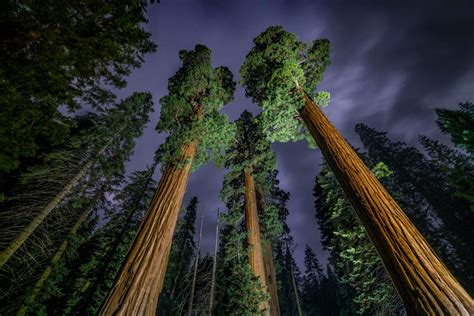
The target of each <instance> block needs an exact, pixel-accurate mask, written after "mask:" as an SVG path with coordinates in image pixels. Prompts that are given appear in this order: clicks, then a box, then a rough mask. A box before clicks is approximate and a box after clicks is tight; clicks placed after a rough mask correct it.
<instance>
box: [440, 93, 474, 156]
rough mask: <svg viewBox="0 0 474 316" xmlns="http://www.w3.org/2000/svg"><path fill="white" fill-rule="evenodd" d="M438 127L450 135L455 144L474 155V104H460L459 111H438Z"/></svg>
mask: <svg viewBox="0 0 474 316" xmlns="http://www.w3.org/2000/svg"><path fill="white" fill-rule="evenodd" d="M436 114H438V126H439V127H440V128H441V131H442V132H443V133H446V134H449V135H450V136H451V140H452V141H453V143H454V144H455V145H456V146H458V147H459V148H462V149H464V150H466V151H468V152H470V153H471V154H472V153H474V132H473V131H474V104H473V103H471V102H465V103H460V104H459V110H457V111H455V110H447V109H437V110H436Z"/></svg>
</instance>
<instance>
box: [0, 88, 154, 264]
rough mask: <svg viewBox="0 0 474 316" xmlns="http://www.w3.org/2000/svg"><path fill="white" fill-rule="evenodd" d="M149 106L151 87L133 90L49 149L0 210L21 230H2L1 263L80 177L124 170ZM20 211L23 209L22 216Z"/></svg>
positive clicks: (5, 217)
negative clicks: (60, 146) (72, 136)
mask: <svg viewBox="0 0 474 316" xmlns="http://www.w3.org/2000/svg"><path fill="white" fill-rule="evenodd" d="M152 106H153V103H152V101H151V95H150V94H149V93H134V94H133V95H132V96H130V97H129V98H127V99H126V100H124V101H122V102H121V103H120V104H118V105H117V106H116V107H113V108H111V109H109V110H107V111H106V113H105V114H104V115H103V116H101V117H100V119H99V121H98V122H97V125H96V126H95V127H94V128H91V129H89V130H87V131H86V133H85V134H84V135H81V136H80V137H78V138H77V139H73V140H72V141H71V144H70V146H69V147H67V148H65V149H64V150H60V151H58V152H53V153H52V154H50V155H49V156H48V158H47V163H46V164H45V165H42V166H41V167H39V168H35V169H34V170H32V171H31V172H30V173H28V174H26V175H25V176H24V177H23V179H22V180H21V181H22V184H23V187H22V188H21V190H22V191H23V192H26V193H25V194H24V195H21V194H19V195H17V196H15V197H14V199H13V201H12V206H11V207H10V208H9V209H7V210H6V211H4V212H2V213H1V214H0V216H1V217H2V219H3V220H2V225H14V227H16V228H17V229H18V228H19V227H21V230H19V231H17V230H6V231H5V232H4V233H3V234H2V235H3V236H2V242H3V243H6V244H4V245H2V246H3V247H2V248H3V249H2V251H1V252H0V267H2V266H3V265H4V264H5V263H6V262H7V261H8V260H9V259H10V258H11V257H12V256H13V255H14V254H15V252H16V251H17V250H18V249H19V248H20V247H21V246H22V245H23V243H24V242H25V241H26V240H27V239H28V238H29V237H30V236H31V235H32V234H33V233H34V231H35V230H36V229H37V228H38V226H40V225H41V224H42V223H43V221H44V220H45V218H47V217H48V215H49V214H50V213H51V212H52V211H54V210H55V208H56V207H57V206H58V205H59V204H60V203H61V202H62V201H63V199H65V198H67V197H68V195H69V194H70V193H71V191H72V190H73V189H74V187H75V186H77V185H78V183H79V182H81V181H82V180H83V179H86V181H89V182H94V181H91V180H90V179H87V177H86V176H88V177H91V178H92V179H100V178H101V177H103V178H105V179H107V178H108V179H110V178H111V177H112V176H113V175H115V174H120V173H123V171H124V164H125V160H127V159H128V157H129V156H130V155H131V153H132V152H133V148H134V146H135V138H136V137H138V136H140V135H142V132H143V128H144V126H145V124H146V123H147V122H148V115H149V113H150V111H152ZM63 163H65V164H66V165H63ZM56 168H57V169H56ZM65 168H66V169H65ZM82 185H84V183H82ZM18 214H22V216H21V218H19V217H18ZM12 221H13V224H12Z"/></svg>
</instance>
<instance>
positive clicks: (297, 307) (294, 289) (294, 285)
mask: <svg viewBox="0 0 474 316" xmlns="http://www.w3.org/2000/svg"><path fill="white" fill-rule="evenodd" d="M286 252H287V254H289V253H290V249H289V248H288V246H286ZM287 257H288V259H289V260H290V261H289V264H290V274H291V284H292V285H293V293H294V294H295V302H296V310H297V312H298V316H302V315H303V313H302V312H301V305H300V297H299V295H298V287H297V286H296V280H295V272H294V270H293V263H292V262H291V256H290V255H287Z"/></svg>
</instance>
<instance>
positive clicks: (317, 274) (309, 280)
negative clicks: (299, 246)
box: [301, 245, 323, 315]
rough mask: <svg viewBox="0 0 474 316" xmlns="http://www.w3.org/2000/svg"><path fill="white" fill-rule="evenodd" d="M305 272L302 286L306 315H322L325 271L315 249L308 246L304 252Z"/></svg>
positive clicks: (302, 298)
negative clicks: (322, 287) (321, 289)
mask: <svg viewBox="0 0 474 316" xmlns="http://www.w3.org/2000/svg"><path fill="white" fill-rule="evenodd" d="M304 266H305V272H304V276H303V284H302V288H303V290H302V292H303V293H302V297H301V301H302V303H303V310H304V313H305V315H320V314H321V311H320V305H321V303H322V302H321V300H320V298H321V295H322V293H321V292H320V287H321V281H322V279H323V269H322V267H321V264H320V263H319V260H318V258H317V257H316V254H315V253H314V251H313V249H311V248H310V247H309V246H308V245H306V248H305V251H304Z"/></svg>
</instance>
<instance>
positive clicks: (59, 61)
mask: <svg viewBox="0 0 474 316" xmlns="http://www.w3.org/2000/svg"><path fill="white" fill-rule="evenodd" d="M145 11H146V2H145V1H135V0H124V1H119V2H117V1H111V2H104V1H99V2H98V1H94V0H85V1H80V2H77V1H68V2H65V1H60V0H47V1H37V0H21V1H7V2H6V3H5V4H4V5H3V6H2V11H1V13H0V28H1V29H2V30H5V31H4V32H2V40H1V41H0V50H1V52H2V53H1V54H0V90H1V91H2V93H1V95H0V171H6V172H11V171H13V170H15V169H17V168H18V167H19V166H20V164H22V163H24V162H25V161H24V160H25V159H27V158H32V157H34V156H35V155H37V154H38V153H44V152H48V151H49V150H50V148H51V147H53V148H54V147H56V146H58V145H59V144H62V143H63V142H65V141H66V140H67V139H68V133H69V130H70V129H71V127H72V125H71V121H70V120H69V119H68V118H66V117H65V116H64V115H62V114H61V112H60V111H59V109H60V108H61V107H67V109H69V110H71V111H75V110H77V109H79V108H80V107H81V105H82V104H88V105H92V106H94V107H102V106H103V105H104V104H106V103H110V102H111V101H112V100H113V99H114V95H113V93H112V92H111V91H110V90H109V89H108V88H107V87H109V88H122V87H124V86H125V80H124V78H125V77H126V76H127V75H128V74H130V73H131V71H132V69H133V68H136V67H139V66H140V65H141V64H142V63H143V56H144V54H146V53H150V52H153V51H155V49H156V45H155V44H154V43H153V42H152V41H151V40H150V37H151V34H149V33H147V32H145V31H144V29H143V27H142V24H143V23H145V22H146V18H145V13H146V12H145Z"/></svg>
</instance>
